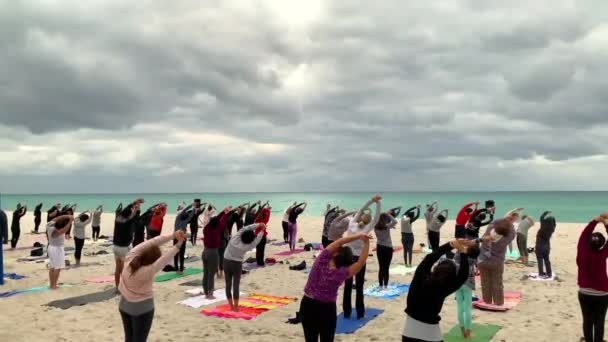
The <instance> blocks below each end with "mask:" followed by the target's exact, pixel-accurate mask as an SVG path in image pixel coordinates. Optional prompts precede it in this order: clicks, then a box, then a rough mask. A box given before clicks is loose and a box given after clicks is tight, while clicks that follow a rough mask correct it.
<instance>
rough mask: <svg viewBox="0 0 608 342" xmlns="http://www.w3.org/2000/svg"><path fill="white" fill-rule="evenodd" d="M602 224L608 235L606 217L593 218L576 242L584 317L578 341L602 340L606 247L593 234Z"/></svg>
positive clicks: (607, 301) (607, 294) (607, 293)
mask: <svg viewBox="0 0 608 342" xmlns="http://www.w3.org/2000/svg"><path fill="white" fill-rule="evenodd" d="M598 223H603V224H604V227H605V228H606V231H607V232H608V213H604V214H601V215H599V216H597V217H595V218H594V219H593V220H591V222H589V224H588V225H587V227H585V229H584V230H583V231H582V233H581V236H580V238H579V240H578V245H577V254H576V265H577V266H578V288H579V289H578V301H579V303H580V306H581V312H582V315H583V335H584V338H582V339H581V341H585V342H601V341H603V340H604V324H605V320H606V309H607V308H608V276H606V258H608V246H606V238H605V237H604V235H603V234H602V233H600V232H594V230H595V228H596V227H597V225H598Z"/></svg>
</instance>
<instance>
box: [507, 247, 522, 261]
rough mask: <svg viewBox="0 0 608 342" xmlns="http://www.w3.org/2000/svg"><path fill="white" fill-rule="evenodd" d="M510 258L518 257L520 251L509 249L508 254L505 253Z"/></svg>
mask: <svg viewBox="0 0 608 342" xmlns="http://www.w3.org/2000/svg"><path fill="white" fill-rule="evenodd" d="M505 256H506V257H507V258H508V259H518V258H519V257H520V255H519V251H518V250H516V249H514V250H512V251H511V252H509V251H508V250H507V254H506V255H505Z"/></svg>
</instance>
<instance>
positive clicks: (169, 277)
mask: <svg viewBox="0 0 608 342" xmlns="http://www.w3.org/2000/svg"><path fill="white" fill-rule="evenodd" d="M199 273H203V270H202V269H200V268H186V269H185V270H184V274H177V273H175V272H167V273H165V274H160V275H157V276H156V278H154V281H155V282H157V283H160V282H163V281H168V280H173V279H177V278H183V277H187V276H190V275H193V274H199Z"/></svg>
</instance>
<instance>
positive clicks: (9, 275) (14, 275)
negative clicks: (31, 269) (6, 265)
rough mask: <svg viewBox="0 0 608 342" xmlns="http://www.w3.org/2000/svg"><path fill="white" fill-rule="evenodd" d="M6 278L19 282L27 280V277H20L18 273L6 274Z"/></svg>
mask: <svg viewBox="0 0 608 342" xmlns="http://www.w3.org/2000/svg"><path fill="white" fill-rule="evenodd" d="M4 278H8V279H12V280H19V279H23V278H25V276H22V275H19V274H17V273H4Z"/></svg>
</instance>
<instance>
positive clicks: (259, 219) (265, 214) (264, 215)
mask: <svg viewBox="0 0 608 342" xmlns="http://www.w3.org/2000/svg"><path fill="white" fill-rule="evenodd" d="M267 205H268V203H266V204H265V205H264V206H263V207H262V209H260V211H259V212H258V215H257V216H256V218H255V223H263V224H264V225H268V221H270V210H271V209H272V207H270V206H267ZM267 236H268V230H265V231H264V237H263V238H262V240H261V241H260V243H258V244H257V246H255V259H256V262H257V263H258V266H264V265H265V263H264V251H265V249H266V240H267V239H266V237H267Z"/></svg>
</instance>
